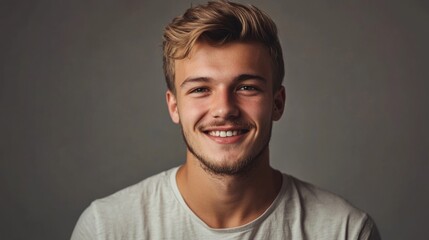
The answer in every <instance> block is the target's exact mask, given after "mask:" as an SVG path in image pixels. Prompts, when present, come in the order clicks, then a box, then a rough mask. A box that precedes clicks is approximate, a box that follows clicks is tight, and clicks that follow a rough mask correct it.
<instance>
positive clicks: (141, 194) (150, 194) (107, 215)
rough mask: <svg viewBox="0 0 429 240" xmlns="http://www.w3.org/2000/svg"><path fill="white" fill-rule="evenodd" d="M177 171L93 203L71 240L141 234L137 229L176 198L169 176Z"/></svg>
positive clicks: (150, 179)
mask: <svg viewBox="0 0 429 240" xmlns="http://www.w3.org/2000/svg"><path fill="white" fill-rule="evenodd" d="M175 170H176V168H174V169H170V170H168V171H164V172H161V173H159V174H157V175H154V176H151V177H149V178H147V179H144V180H143V181H141V182H139V183H137V184H134V185H132V186H129V187H127V188H124V189H122V190H120V191H118V192H116V193H114V194H112V195H110V196H107V197H105V198H101V199H97V200H95V201H93V202H92V203H91V204H90V206H88V207H87V208H86V209H85V211H84V212H83V213H82V214H81V216H80V218H79V220H78V222H77V224H76V226H75V229H74V231H73V235H72V239H95V238H96V236H97V237H99V236H108V235H109V234H113V233H114V234H116V233H118V232H121V233H122V232H128V233H130V234H131V233H132V232H134V231H138V229H134V226H137V225H140V226H141V225H142V224H144V222H145V221H146V219H145V218H146V217H147V216H148V215H150V214H151V213H152V212H153V211H154V209H159V207H158V205H161V204H163V203H162V201H161V199H166V201H169V199H172V198H173V197H172V195H173V193H172V192H173V191H172V190H171V184H170V175H171V174H172V173H173V171H175ZM154 214H156V213H154Z"/></svg>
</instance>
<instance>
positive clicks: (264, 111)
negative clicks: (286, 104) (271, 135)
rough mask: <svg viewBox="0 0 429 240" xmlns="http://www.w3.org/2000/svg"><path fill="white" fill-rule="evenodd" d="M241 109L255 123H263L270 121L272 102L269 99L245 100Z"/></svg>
mask: <svg viewBox="0 0 429 240" xmlns="http://www.w3.org/2000/svg"><path fill="white" fill-rule="evenodd" d="M243 109H245V111H246V114H247V115H248V116H249V117H250V118H252V119H253V121H255V122H256V123H257V124H261V125H264V124H265V123H266V122H271V115H272V102H270V101H266V100H264V99H258V100H255V101H246V102H245V103H244V104H243Z"/></svg>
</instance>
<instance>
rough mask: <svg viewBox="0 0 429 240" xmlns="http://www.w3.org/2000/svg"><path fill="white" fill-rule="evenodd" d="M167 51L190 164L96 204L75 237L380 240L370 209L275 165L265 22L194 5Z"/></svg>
mask: <svg viewBox="0 0 429 240" xmlns="http://www.w3.org/2000/svg"><path fill="white" fill-rule="evenodd" d="M163 50H164V71H165V76H166V80H167V86H168V90H167V93H166V99H167V105H168V110H169V113H170V116H171V118H172V120H173V122H175V123H177V124H179V125H180V126H181V129H182V133H183V137H184V140H185V142H186V145H187V155H186V162H185V163H184V164H183V165H182V166H180V167H178V168H174V169H171V170H168V171H166V172H163V173H160V174H158V175H156V176H153V177H150V178H148V179H146V180H144V181H142V182H140V183H138V184H136V185H134V186H131V187H128V188H126V189H124V190H122V191H119V192H118V193H115V194H113V195H111V196H109V197H107V198H104V199H100V200H96V201H94V202H93V203H92V204H91V206H90V207H89V208H88V209H86V210H85V212H84V213H83V214H82V216H81V217H80V219H79V221H78V223H77V225H76V228H75V230H74V232H73V235H72V239H319V240H320V239H326V240H328V239H329V240H332V239H379V236H378V233H377V230H376V227H375V224H374V223H373V221H372V220H371V218H370V217H369V216H368V215H367V214H365V213H364V212H362V211H360V210H358V209H356V208H354V207H352V206H351V205H349V204H348V203H347V202H346V201H344V200H343V199H341V198H339V197H337V196H335V195H333V194H331V193H328V192H325V191H323V190H320V189H318V188H316V187H314V186H312V185H310V184H307V183H304V182H301V181H299V180H297V179H295V178H293V177H291V176H289V175H286V174H282V173H280V172H279V171H277V170H275V169H273V168H271V167H270V163H269V147H268V145H269V141H270V136H271V128H272V124H273V121H276V120H279V119H280V117H281V116H282V113H283V109H284V105H285V89H284V87H283V86H282V79H283V76H284V66H283V57H282V50H281V47H280V43H279V40H278V37H277V30H276V27H275V24H274V23H273V22H272V20H271V19H270V18H269V17H268V16H267V15H265V14H264V13H262V12H261V11H260V10H259V9H257V8H255V7H253V6H244V5H241V4H237V3H232V2H226V1H216V2H209V3H208V4H207V5H199V6H195V7H192V8H190V9H188V10H187V11H186V13H185V14H184V15H182V16H179V17H177V18H175V19H174V20H173V22H172V23H170V24H169V25H168V26H167V28H166V30H165V34H164V44H163Z"/></svg>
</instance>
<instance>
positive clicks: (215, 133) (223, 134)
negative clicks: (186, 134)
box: [209, 130, 238, 137]
mask: <svg viewBox="0 0 429 240" xmlns="http://www.w3.org/2000/svg"><path fill="white" fill-rule="evenodd" d="M209 134H210V135H211V136H216V137H231V136H236V135H237V134H238V131H237V130H234V131H210V132H209Z"/></svg>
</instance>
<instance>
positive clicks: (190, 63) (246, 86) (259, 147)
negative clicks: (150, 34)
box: [164, 1, 285, 175]
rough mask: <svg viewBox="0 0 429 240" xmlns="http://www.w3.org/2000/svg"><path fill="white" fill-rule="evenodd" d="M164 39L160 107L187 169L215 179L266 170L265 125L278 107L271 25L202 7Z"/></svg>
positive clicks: (245, 10)
mask: <svg viewBox="0 0 429 240" xmlns="http://www.w3.org/2000/svg"><path fill="white" fill-rule="evenodd" d="M164 37H165V41H164V69H165V71H166V78H167V84H168V88H169V89H168V91H167V94H166V97H167V105H168V110H169V113H170V116H171V118H172V120H173V122H175V123H177V124H180V126H181V128H182V133H183V137H184V140H185V143H186V145H187V148H188V151H187V154H188V155H187V162H193V163H195V162H199V163H200V166H202V168H203V169H204V170H206V171H209V172H211V173H215V174H218V175H219V174H220V175H240V174H243V173H245V172H247V171H248V170H249V169H252V167H253V166H256V165H257V163H262V164H264V165H265V167H267V166H268V165H269V159H268V158H269V157H268V144H269V141H270V136H271V127H272V123H273V121H276V120H279V119H280V117H281V115H282V113H283V109H284V103H285V90H284V87H283V86H282V85H281V82H282V79H283V75H284V67H283V59H282V53H281V48H280V44H279V41H278V38H277V33H276V27H275V25H274V23H273V22H272V20H270V19H269V17H268V16H266V15H265V14H263V13H262V12H261V11H260V10H258V9H257V8H255V7H246V6H243V5H240V4H235V3H230V2H226V1H218V2H210V3H209V4H207V5H204V6H196V7H193V8H191V9H189V10H187V11H186V13H185V14H184V15H183V16H181V17H178V18H176V19H174V20H173V23H171V24H170V25H169V26H168V27H167V29H166V33H165V34H164ZM191 165H193V166H195V164H191Z"/></svg>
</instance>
